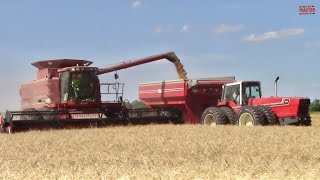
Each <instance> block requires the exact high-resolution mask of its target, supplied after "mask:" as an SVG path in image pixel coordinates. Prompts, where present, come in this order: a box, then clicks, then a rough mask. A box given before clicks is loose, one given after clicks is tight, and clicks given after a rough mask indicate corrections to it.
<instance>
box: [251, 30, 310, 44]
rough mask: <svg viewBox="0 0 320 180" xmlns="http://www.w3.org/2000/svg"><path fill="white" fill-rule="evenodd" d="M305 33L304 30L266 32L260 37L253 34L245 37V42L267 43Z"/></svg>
mask: <svg viewBox="0 0 320 180" xmlns="http://www.w3.org/2000/svg"><path fill="white" fill-rule="evenodd" d="M303 33H304V29H301V28H292V29H281V30H279V31H270V32H265V33H263V34H260V35H257V34H251V35H249V36H247V37H245V40H246V41H249V42H260V41H266V40H270V39H281V38H286V37H290V36H297V35H300V34H303Z"/></svg>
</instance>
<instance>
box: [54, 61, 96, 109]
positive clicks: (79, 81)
mask: <svg viewBox="0 0 320 180" xmlns="http://www.w3.org/2000/svg"><path fill="white" fill-rule="evenodd" d="M97 69H98V68H95V67H87V66H76V67H67V68H63V69H60V70H59V71H58V72H59V74H60V91H61V92H60V95H61V97H60V99H61V102H62V103H64V102H77V103H90V102H99V101H100V98H99V96H97V90H99V89H98V88H99V80H98V77H97V75H96V71H97Z"/></svg>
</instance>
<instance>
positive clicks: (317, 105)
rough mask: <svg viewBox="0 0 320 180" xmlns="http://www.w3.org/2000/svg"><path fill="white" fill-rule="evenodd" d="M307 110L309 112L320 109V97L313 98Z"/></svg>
mask: <svg viewBox="0 0 320 180" xmlns="http://www.w3.org/2000/svg"><path fill="white" fill-rule="evenodd" d="M309 110H310V111H311V112H316V111H320V99H315V100H313V101H312V102H311V103H310V107H309Z"/></svg>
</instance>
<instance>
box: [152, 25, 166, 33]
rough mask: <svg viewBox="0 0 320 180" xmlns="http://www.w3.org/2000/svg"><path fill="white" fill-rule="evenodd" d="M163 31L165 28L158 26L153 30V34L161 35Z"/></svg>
mask: <svg viewBox="0 0 320 180" xmlns="http://www.w3.org/2000/svg"><path fill="white" fill-rule="evenodd" d="M164 31H165V27H164V26H163V25H158V26H157V27H155V28H154V32H155V33H162V32H164Z"/></svg>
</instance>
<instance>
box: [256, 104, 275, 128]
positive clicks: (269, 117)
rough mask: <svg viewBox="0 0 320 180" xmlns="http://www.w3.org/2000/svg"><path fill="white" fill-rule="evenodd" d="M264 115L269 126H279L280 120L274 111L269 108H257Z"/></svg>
mask: <svg viewBox="0 0 320 180" xmlns="http://www.w3.org/2000/svg"><path fill="white" fill-rule="evenodd" d="M257 107H258V108H259V109H260V110H261V111H262V112H263V114H264V118H265V119H266V121H267V123H268V125H279V120H278V118H277V116H276V114H275V113H274V112H273V111H272V109H271V108H270V107H268V106H257Z"/></svg>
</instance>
